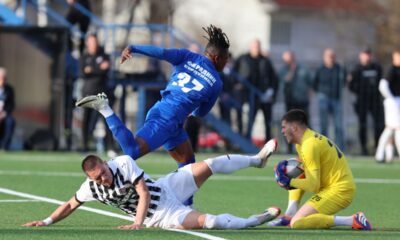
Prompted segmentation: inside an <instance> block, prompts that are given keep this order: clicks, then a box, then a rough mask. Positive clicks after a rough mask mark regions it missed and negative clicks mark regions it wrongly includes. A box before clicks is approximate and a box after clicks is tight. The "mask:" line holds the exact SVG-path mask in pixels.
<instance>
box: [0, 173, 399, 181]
mask: <svg viewBox="0 0 400 240" xmlns="http://www.w3.org/2000/svg"><path fill="white" fill-rule="evenodd" d="M0 175H17V176H18V175H26V176H45V177H81V178H82V179H83V178H85V175H84V173H83V172H82V173H81V172H43V171H19V170H0ZM150 176H152V177H154V178H160V177H163V176H165V175H161V174H150ZM209 180H211V181H213V180H217V181H218V180H225V181H275V178H273V177H268V176H228V175H214V176H212V177H211V178H210V179H209ZM355 182H356V183H373V184H400V179H393V178H392V179H384V178H355Z"/></svg>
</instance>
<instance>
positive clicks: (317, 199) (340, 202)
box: [306, 188, 355, 215]
mask: <svg viewBox="0 0 400 240" xmlns="http://www.w3.org/2000/svg"><path fill="white" fill-rule="evenodd" d="M354 194H355V189H353V188H350V189H349V188H347V189H337V188H330V189H324V190H322V191H320V192H318V193H317V194H315V195H313V196H312V197H311V198H310V199H309V200H308V201H307V202H306V204H308V205H310V206H312V207H313V208H315V209H316V210H317V211H318V212H319V213H322V214H326V215H333V214H335V213H337V212H339V211H340V210H342V209H344V208H346V207H348V206H349V205H350V203H351V202H352V201H353V198H354Z"/></svg>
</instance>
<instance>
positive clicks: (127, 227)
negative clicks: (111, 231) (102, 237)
mask: <svg viewBox="0 0 400 240" xmlns="http://www.w3.org/2000/svg"><path fill="white" fill-rule="evenodd" d="M118 228H119V229H123V230H139V229H140V228H141V225H140V224H130V225H122V226H119V227H118Z"/></svg>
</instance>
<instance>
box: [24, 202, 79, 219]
mask: <svg viewBox="0 0 400 240" xmlns="http://www.w3.org/2000/svg"><path fill="white" fill-rule="evenodd" d="M80 205H81V203H80V202H78V201H77V200H76V199H75V196H74V197H72V198H71V199H70V200H69V201H68V202H65V203H64V204H63V205H61V206H59V207H58V208H57V209H56V210H55V211H54V212H53V213H52V214H51V215H50V217H48V218H46V219H44V220H40V221H32V222H28V223H25V224H23V225H22V226H24V227H43V226H48V225H50V224H52V223H56V222H58V221H61V220H62V219H64V218H66V217H68V216H69V215H70V214H71V213H72V212H73V211H74V210H75V209H77V208H78V207H79V206H80Z"/></svg>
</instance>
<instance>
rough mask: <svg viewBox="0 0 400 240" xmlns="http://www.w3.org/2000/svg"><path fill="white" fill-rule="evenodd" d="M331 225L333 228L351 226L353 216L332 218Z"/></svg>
mask: <svg viewBox="0 0 400 240" xmlns="http://www.w3.org/2000/svg"><path fill="white" fill-rule="evenodd" d="M333 224H334V225H335V226H351V225H353V216H347V217H342V216H335V217H334V218H333Z"/></svg>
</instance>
